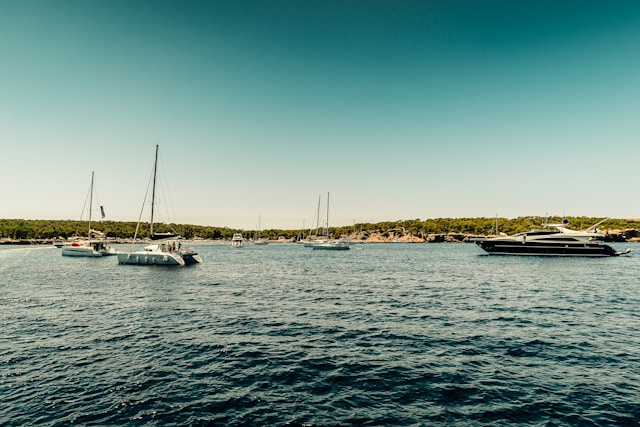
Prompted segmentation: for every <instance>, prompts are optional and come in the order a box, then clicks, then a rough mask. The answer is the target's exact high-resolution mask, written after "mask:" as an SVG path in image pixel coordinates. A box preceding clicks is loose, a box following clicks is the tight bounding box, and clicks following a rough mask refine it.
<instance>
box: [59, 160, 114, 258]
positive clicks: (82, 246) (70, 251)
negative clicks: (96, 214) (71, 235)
mask: <svg viewBox="0 0 640 427" xmlns="http://www.w3.org/2000/svg"><path fill="white" fill-rule="evenodd" d="M93 178H94V172H91V187H90V190H89V232H88V233H87V239H86V240H78V241H75V242H73V243H71V244H69V245H64V244H63V245H61V246H57V245H56V246H57V247H62V255H63V256H73V257H92V258H97V257H101V256H107V255H115V254H116V250H115V249H114V248H113V247H112V246H110V245H108V244H107V243H106V242H105V239H104V238H101V239H95V238H94V235H102V236H104V235H103V234H102V233H101V232H99V231H96V230H92V229H91V211H92V210H93ZM103 212H104V210H103Z"/></svg>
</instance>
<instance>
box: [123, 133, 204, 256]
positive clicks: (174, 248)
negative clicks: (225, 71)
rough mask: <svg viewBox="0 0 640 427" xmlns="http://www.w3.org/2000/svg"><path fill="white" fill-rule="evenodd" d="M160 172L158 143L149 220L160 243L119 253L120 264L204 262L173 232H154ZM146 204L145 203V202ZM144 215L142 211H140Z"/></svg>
mask: <svg viewBox="0 0 640 427" xmlns="http://www.w3.org/2000/svg"><path fill="white" fill-rule="evenodd" d="M157 172H158V145H156V155H155V160H154V163H153V187H152V191H151V221H150V222H149V227H150V236H151V240H157V241H158V243H154V244H151V245H147V246H145V247H144V248H143V249H142V250H139V251H129V252H120V253H118V263H119V264H129V265H169V266H183V265H189V264H197V263H201V262H202V258H200V255H198V253H197V252H195V251H194V250H193V249H192V248H185V247H183V246H182V243H181V242H180V241H179V240H178V238H177V235H176V234H173V233H154V231H153V214H154V208H155V202H156V177H157ZM143 206H144V204H143ZM140 217H142V212H141V213H140ZM139 228H140V219H138V225H137V226H136V232H135V236H134V238H133V240H134V242H135V240H136V238H137V237H138V230H139Z"/></svg>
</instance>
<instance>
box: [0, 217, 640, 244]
mask: <svg viewBox="0 0 640 427" xmlns="http://www.w3.org/2000/svg"><path fill="white" fill-rule="evenodd" d="M567 219H568V221H569V227H570V228H573V229H575V230H581V229H586V228H588V227H590V226H592V225H593V224H596V223H597V222H599V221H601V220H602V218H592V217H568V218H567ZM560 221H562V218H561V217H549V218H542V217H539V216H527V217H518V218H511V219H509V218H484V217H479V218H435V219H426V220H420V219H413V220H399V221H388V222H378V223H357V224H354V225H351V226H343V227H331V228H330V229H329V233H330V235H331V236H333V237H336V238H343V237H350V238H352V239H356V240H363V241H364V240H368V239H370V238H371V237H372V236H376V237H378V238H379V240H381V241H385V240H392V239H402V238H405V237H410V238H414V239H416V240H414V241H418V240H419V241H433V239H430V238H429V236H434V235H468V236H487V235H492V234H496V225H497V231H498V232H499V233H506V234H514V233H518V232H522V231H527V230H530V229H533V228H540V227H542V224H544V223H545V222H548V223H555V222H560ZM136 226H137V223H135V222H121V221H100V222H94V223H92V224H91V228H92V229H94V230H97V231H99V232H101V233H104V235H105V236H106V237H108V238H111V239H122V240H127V239H132V238H133V237H134V234H135V232H136ZM87 227H88V226H87V222H86V221H74V220H25V219H0V242H4V243H8V242H29V241H32V240H66V239H69V238H72V237H74V236H86V235H87V234H88V228H87ZM154 228H155V231H156V232H174V233H177V234H179V235H181V236H183V237H184V238H186V239H196V240H200V239H202V240H226V239H230V238H231V236H232V235H233V233H243V234H244V235H245V236H246V237H251V236H253V234H254V232H255V230H251V229H233V228H229V227H215V226H202V225H192V224H154ZM598 228H599V229H600V230H602V231H606V232H607V234H611V235H615V236H617V240H627V239H628V238H636V237H637V236H638V230H640V219H616V218H611V219H607V220H606V221H605V222H603V223H602V224H600V225H599V227H598ZM148 230H149V227H148V224H141V226H140V230H139V237H140V238H143V239H144V238H147V237H149V235H148V233H149V231H148ZM310 231H311V232H312V233H314V232H315V230H309V229H307V230H285V229H268V230H261V232H260V234H261V236H262V237H265V238H268V239H271V240H277V239H280V240H283V239H285V240H290V239H296V238H300V237H306V236H307V235H308V234H309V232H310ZM320 233H321V232H320ZM407 241H411V240H410V239H409V240H407Z"/></svg>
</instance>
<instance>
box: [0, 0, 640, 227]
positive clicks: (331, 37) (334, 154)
mask: <svg viewBox="0 0 640 427" xmlns="http://www.w3.org/2000/svg"><path fill="white" fill-rule="evenodd" d="M639 131H640V2H638V1H624V0H622V1H615V2H602V1H597V2H596V1H589V0H583V1H564V2H558V1H540V0H537V1H455V0H446V1H445V0H441V1H428V0H422V1H404V2H403V1H375V0H373V1H343V0H340V1H333V0H329V1H322V2H305V1H277V0H275V1H274V0H265V1H214V0H206V1H204V0H203V1H131V0H121V1H120V0H108V1H105V0H77V1H68V0H60V1H49V0H46V1H30V0H24V1H18V0H0V141H1V144H2V150H1V153H2V155H1V157H0V158H1V167H0V179H1V183H0V218H28V219H79V218H80V214H81V212H82V207H83V203H84V200H85V196H86V194H87V190H88V188H89V181H90V177H91V171H95V174H96V186H95V187H96V192H97V198H98V202H99V203H100V204H102V205H104V206H105V209H106V212H107V219H111V220H130V221H135V220H137V219H138V215H139V213H140V208H141V206H142V202H143V198H144V193H145V189H146V185H147V182H148V178H149V174H150V172H151V167H152V163H153V150H154V146H155V144H160V152H161V159H162V167H163V177H164V178H165V179H166V181H165V182H166V184H165V185H166V194H167V195H166V197H165V198H164V199H163V203H164V205H165V208H164V212H168V213H167V214H166V217H167V218H166V220H168V221H174V222H178V223H194V224H203V225H214V226H229V227H234V228H236V227H238V228H247V229H249V228H253V227H255V226H256V224H257V222H258V217H259V216H260V217H261V225H262V228H299V227H301V226H302V224H303V221H305V225H306V226H309V225H310V223H311V221H312V217H313V215H314V213H315V210H316V204H317V201H318V196H320V195H322V196H323V204H324V198H325V197H326V193H327V192H331V219H330V222H331V224H332V225H349V224H353V222H354V220H355V221H357V222H377V221H395V220H399V219H415V218H420V219H426V218H437V217H476V216H488V217H492V216H494V215H496V214H498V215H500V216H502V217H516V216H525V215H544V214H546V213H548V214H552V215H567V216H577V215H588V216H602V217H605V216H611V217H618V218H630V217H633V218H637V217H640V198H638V196H637V194H638V186H639V185H640V173H639V172H638V159H639V158H640V144H639V143H638V142H639V141H638V139H639V135H640V132H639Z"/></svg>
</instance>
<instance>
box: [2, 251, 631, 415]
mask: <svg viewBox="0 0 640 427" xmlns="http://www.w3.org/2000/svg"><path fill="white" fill-rule="evenodd" d="M626 247H633V248H635V249H636V251H635V252H634V253H632V254H631V255H630V256H626V257H615V258H597V259H593V258H563V257H558V258H553V257H551V258H550V257H510V256H486V255H483V253H482V252H481V251H480V249H479V248H477V247H476V246H475V245H473V244H413V245H412V244H368V245H361V246H355V247H353V248H352V250H350V251H312V250H311V249H310V248H304V247H303V246H302V245H297V244H273V243H272V244H270V245H268V246H245V247H244V248H241V249H237V248H231V247H229V246H225V245H220V244H199V245H197V246H196V249H197V250H198V251H199V252H200V254H201V256H202V258H203V259H204V263H203V264H200V265H194V266H189V267H177V268H176V267H150V266H124V265H118V264H117V259H116V257H104V258H99V259H95V258H91V259H89V258H86V259H83V258H67V257H62V256H61V254H60V249H56V248H53V247H50V248H49V247H21V248H16V247H5V248H1V249H0V281H1V282H0V304H1V310H0V322H1V323H0V324H1V327H2V329H1V332H0V425H8V426H12V425H43V426H66V425H132V426H138V425H140V426H146V425H152V426H155V425H158V426H160V425H162V426H165V425H224V426H244V425H249V426H251V425H259V426H264V425H276V426H284V425H289V426H337V425H340V426H344V425H358V426H374V425H376V426H420V425H424V426H445V425H460V426H475V425H483V424H490V425H511V424H513V423H518V424H522V425H541V426H542V425H544V426H547V425H554V426H555V425H558V426H559V425H587V426H588V425H603V426H604V425H607V426H608V425H637V424H638V423H639V422H640V334H639V333H638V331H640V312H639V308H640V292H638V290H639V287H640V279H639V277H640V276H639V274H638V273H639V272H640V252H639V250H640V246H639V245H637V244H621V245H620V246H619V247H618V249H619V250H622V249H625V248H626ZM119 249H120V250H126V249H127V248H126V247H124V246H123V247H120V248H119Z"/></svg>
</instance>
